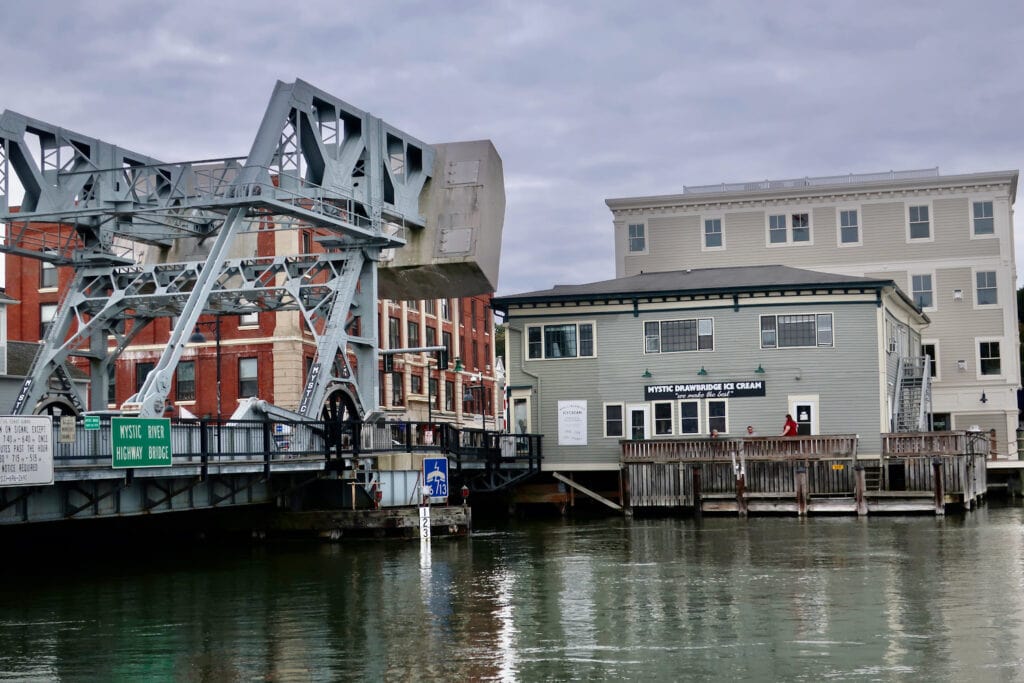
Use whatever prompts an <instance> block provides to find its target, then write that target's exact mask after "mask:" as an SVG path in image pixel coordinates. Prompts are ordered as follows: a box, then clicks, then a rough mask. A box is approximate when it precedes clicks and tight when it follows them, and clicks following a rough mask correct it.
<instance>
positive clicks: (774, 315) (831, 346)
mask: <svg viewBox="0 0 1024 683" xmlns="http://www.w3.org/2000/svg"><path fill="white" fill-rule="evenodd" d="M780 315H782V316H785V315H813V316H814V346H779V316H780ZM819 315H827V316H830V317H831V318H832V343H831V344H829V345H828V346H821V345H819V344H818V316H819ZM762 318H775V346H765V345H764V334H763V330H764V327H763V326H762V325H761V319H762ZM757 343H758V345H759V347H760V348H761V349H762V350H765V351H780V350H788V349H834V348H836V314H835V311H798V312H794V311H791V312H789V313H762V314H760V315H759V316H757Z"/></svg>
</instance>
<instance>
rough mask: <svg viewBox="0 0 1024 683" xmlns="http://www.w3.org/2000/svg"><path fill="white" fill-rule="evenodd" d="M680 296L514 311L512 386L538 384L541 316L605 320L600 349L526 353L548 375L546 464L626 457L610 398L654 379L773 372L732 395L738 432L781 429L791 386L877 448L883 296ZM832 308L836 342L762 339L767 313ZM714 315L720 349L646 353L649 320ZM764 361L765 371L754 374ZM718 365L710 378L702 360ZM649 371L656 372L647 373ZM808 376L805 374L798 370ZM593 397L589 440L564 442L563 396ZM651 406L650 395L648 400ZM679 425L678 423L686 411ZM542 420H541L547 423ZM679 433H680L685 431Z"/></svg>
mask: <svg viewBox="0 0 1024 683" xmlns="http://www.w3.org/2000/svg"><path fill="white" fill-rule="evenodd" d="M672 306H673V304H668V303H666V304H660V305H659V307H660V309H659V310H644V311H642V312H641V315H640V316H639V317H638V318H634V317H633V315H632V314H631V313H615V314H610V315H599V316H594V315H593V314H591V315H588V314H587V312H586V310H587V309H586V308H582V309H580V315H579V316H575V315H572V311H566V314H565V315H564V316H558V317H557V318H550V317H545V318H540V317H522V318H521V317H518V315H517V312H516V311H515V310H513V311H511V314H512V315H511V318H510V320H509V325H510V327H511V328H512V329H514V330H517V331H516V332H512V333H511V334H509V335H508V339H509V353H510V357H509V362H510V368H509V375H510V385H511V386H513V387H521V386H524V385H532V386H535V387H537V386H538V383H537V382H536V381H535V380H534V379H533V378H531V377H529V376H527V375H525V374H524V373H523V372H522V371H521V369H520V367H521V359H522V358H523V356H522V352H523V349H522V335H521V333H520V331H524V330H525V326H526V325H527V324H531V323H543V322H547V323H552V322H568V321H586V320H596V323H597V324H596V330H595V332H596V339H597V353H598V356H597V358H593V359H579V358H576V359H557V360H532V361H522V364H523V365H524V366H525V368H526V370H527V371H529V372H532V373H535V374H538V375H540V376H541V377H542V379H541V381H540V383H539V384H540V386H539V391H538V392H537V393H536V394H535V395H534V401H533V402H532V406H533V409H534V415H533V416H532V419H533V423H532V424H533V425H534V428H535V429H534V431H540V432H541V433H542V434H543V435H544V443H543V448H544V463H545V468H548V469H557V468H559V467H576V468H580V469H584V468H586V467H609V466H617V464H618V461H619V456H620V450H621V447H620V443H619V439H618V438H607V437H604V436H603V432H604V423H603V417H604V416H603V406H604V404H605V403H623V404H626V405H630V404H644V386H645V385H647V384H667V383H672V384H675V383H683V382H697V381H702V380H706V381H708V382H715V381H718V382H721V381H732V380H739V381H742V380H755V379H763V380H764V381H765V387H766V396H764V397H749V398H733V399H729V402H728V411H729V414H728V421H729V433H728V435H734V436H739V435H740V434H741V433H742V431H743V430H744V428H745V427H746V425H747V424H753V425H754V426H755V428H756V429H757V430H758V432H759V433H760V434H763V435H770V434H778V433H780V432H781V430H782V422H783V418H784V416H785V414H786V413H787V412H789V409H788V405H789V403H788V397H789V396H791V395H806V394H818V396H819V403H818V412H819V431H820V432H822V433H857V434H860V435H861V439H862V440H861V445H860V451H861V452H862V453H877V452H878V450H879V449H880V439H879V432H880V430H881V425H882V420H883V419H885V417H884V415H883V413H884V407H883V408H882V409H881V410H880V409H879V406H878V396H879V395H880V391H881V390H880V387H879V377H880V372H879V367H878V354H877V349H876V346H875V338H876V334H877V330H876V324H877V308H876V307H875V304H874V303H866V302H862V303H856V304H838V303H836V304H832V305H830V304H814V305H811V306H801V305H794V304H768V305H762V306H741V308H740V310H739V311H733V310H732V308H729V307H727V308H714V309H705V310H703V311H699V312H695V311H692V310H685V311H684V310H678V309H677V310H675V311H673V310H671V307H672ZM809 312H823V313H824V312H831V313H833V315H834V335H835V347H834V348H822V349H818V348H806V349H764V350H762V349H761V348H760V335H759V330H760V315H761V314H763V313H771V314H786V313H809ZM692 317H712V318H713V319H714V326H715V328H714V331H715V350H714V351H701V352H680V353H663V354H645V353H644V350H643V345H644V336H643V323H644V322H645V321H647V320H659V319H660V320H667V319H683V318H692ZM758 364H761V365H762V366H763V367H764V369H765V371H766V372H765V374H764V375H758V374H755V373H754V370H755V369H756V368H757V366H758ZM702 366H703V367H704V368H705V369H706V370H707V371H708V373H709V374H708V376H707V377H704V378H702V377H700V376H698V375H697V371H698V370H700V368H701V367H702ZM645 370H649V371H650V372H651V374H652V375H653V377H652V378H650V379H645V378H643V377H642V375H643V373H644V371H645ZM797 376H799V379H797ZM560 400H562V401H564V400H585V401H586V402H587V445H586V446H559V445H558V424H557V412H556V411H557V406H558V401H560ZM646 405H650V404H646ZM674 417H675V420H674V421H675V424H674V429H678V414H676V415H675V416H674ZM538 425H540V427H539V429H538V427H537V426H538ZM672 438H678V435H676V436H675V437H672Z"/></svg>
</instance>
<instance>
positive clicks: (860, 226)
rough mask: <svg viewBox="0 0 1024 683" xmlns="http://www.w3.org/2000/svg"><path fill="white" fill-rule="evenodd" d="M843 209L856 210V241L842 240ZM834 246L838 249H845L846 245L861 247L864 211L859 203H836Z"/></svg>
mask: <svg viewBox="0 0 1024 683" xmlns="http://www.w3.org/2000/svg"><path fill="white" fill-rule="evenodd" d="M844 211H856V212H857V241H856V242H844V241H843V212H844ZM836 246H837V247H838V248H840V249H846V248H847V247H861V246H864V212H863V211H862V210H861V208H860V204H838V205H836Z"/></svg>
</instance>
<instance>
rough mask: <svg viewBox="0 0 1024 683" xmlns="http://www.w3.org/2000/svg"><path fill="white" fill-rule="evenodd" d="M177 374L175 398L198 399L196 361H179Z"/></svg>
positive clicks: (180, 399)
mask: <svg viewBox="0 0 1024 683" xmlns="http://www.w3.org/2000/svg"><path fill="white" fill-rule="evenodd" d="M175 374H176V375H177V380H178V383H177V388H176V390H175V398H176V399H177V400H179V401H194V400H196V362H195V361H192V360H187V361H182V362H180V363H178V369H177V370H176V371H175Z"/></svg>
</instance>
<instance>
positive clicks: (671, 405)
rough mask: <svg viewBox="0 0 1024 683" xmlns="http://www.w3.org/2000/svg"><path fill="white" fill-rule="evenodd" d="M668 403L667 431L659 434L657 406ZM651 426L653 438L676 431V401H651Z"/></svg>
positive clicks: (669, 434)
mask: <svg viewBox="0 0 1024 683" xmlns="http://www.w3.org/2000/svg"><path fill="white" fill-rule="evenodd" d="M666 404H667V405H668V412H669V415H668V432H666V433H665V434H659V433H658V430H657V422H658V410H657V408H658V406H659V405H666ZM651 428H652V431H653V433H654V436H655V438H657V437H659V436H674V435H675V433H676V401H673V400H662V401H651Z"/></svg>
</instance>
